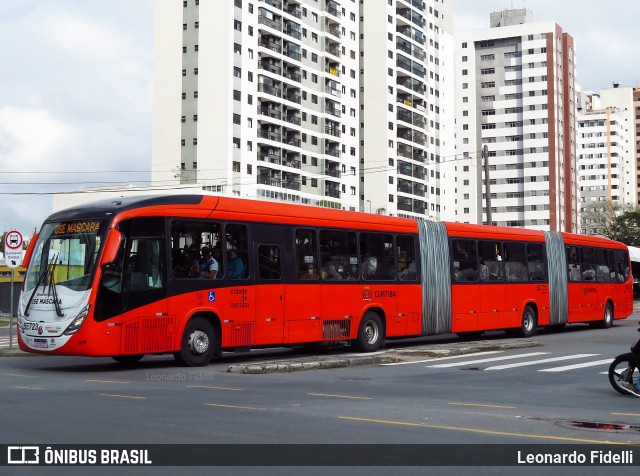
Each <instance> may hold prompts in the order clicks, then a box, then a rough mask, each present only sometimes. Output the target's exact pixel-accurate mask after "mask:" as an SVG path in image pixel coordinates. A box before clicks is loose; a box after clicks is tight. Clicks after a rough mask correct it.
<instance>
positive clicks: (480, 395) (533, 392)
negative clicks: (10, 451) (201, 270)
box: [0, 315, 640, 474]
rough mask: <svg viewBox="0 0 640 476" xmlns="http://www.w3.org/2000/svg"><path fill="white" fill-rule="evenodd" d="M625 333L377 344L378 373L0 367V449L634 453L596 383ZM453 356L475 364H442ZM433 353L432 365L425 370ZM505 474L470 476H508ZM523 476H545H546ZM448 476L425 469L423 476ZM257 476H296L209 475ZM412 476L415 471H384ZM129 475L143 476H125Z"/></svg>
mask: <svg viewBox="0 0 640 476" xmlns="http://www.w3.org/2000/svg"><path fill="white" fill-rule="evenodd" d="M637 326H638V317H637V315H634V316H632V317H631V318H629V319H627V320H625V321H617V322H616V325H615V326H614V327H613V328H612V329H607V330H596V329H590V328H589V327H588V326H582V325H573V326H567V328H565V329H564V330H562V331H559V332H545V331H541V333H540V334H539V335H538V336H537V337H536V338H535V339H533V340H522V341H520V342H522V343H526V345H531V347H517V346H516V347H515V348H508V346H506V347H507V348H502V347H505V346H501V344H504V343H506V342H511V341H512V340H510V339H504V338H503V337H502V335H503V334H500V333H493V334H491V335H489V336H488V337H487V338H485V339H481V340H479V341H477V342H472V343H460V341H459V340H458V339H453V338H451V337H449V336H440V337H438V338H430V339H426V342H428V344H427V345H424V343H425V340H424V339H422V340H419V341H418V344H419V345H416V342H411V343H408V342H407V341H400V342H395V343H394V342H391V343H390V344H389V345H388V346H387V350H386V351H385V353H384V354H380V355H386V356H392V358H390V359H384V360H382V359H380V360H379V361H378V362H383V363H375V364H371V365H358V366H355V365H353V366H348V367H342V368H335V369H312V370H307V371H299V372H273V373H266V374H263V373H261V374H253V373H238V372H230V371H229V370H230V369H232V368H233V367H237V366H239V365H252V366H255V365H257V364H260V363H264V362H267V361H268V362H274V361H275V362H279V363H281V364H286V363H287V362H292V361H293V362H299V361H305V360H307V361H308V360H314V361H318V360H320V361H323V360H324V361H326V360H336V359H340V358H342V359H344V358H345V357H348V356H350V355H352V354H351V353H350V352H349V350H344V349H342V350H333V351H319V352H316V353H313V354H309V353H301V352H296V351H288V350H272V351H258V352H252V353H251V354H248V355H247V354H245V355H239V356H238V355H225V357H224V358H223V359H221V360H219V361H215V362H214V363H212V364H211V365H209V366H207V367H204V368H198V369H185V368H180V367H176V366H175V364H174V361H173V358H172V357H170V356H152V357H145V359H144V360H142V361H141V362H140V363H139V364H138V365H136V366H133V367H122V366H120V365H118V364H116V363H114V362H112V361H111V360H110V359H93V358H82V357H51V356H46V357H42V356H28V357H5V358H0V402H2V405H1V406H0V422H1V426H0V443H5V444H16V443H23V444H26V443H29V442H31V443H42V444H62V443H68V444H82V443H91V444H103V443H104V444H106V443H120V444H126V443H130V444H142V443H145V444H146V443H187V444H197V443H224V444H252V443H256V444H260V443H265V442H269V443H279V444H288V443H308V444H340V445H346V444H392V443H394V444H461V443H468V444H492V443H496V444H522V445H534V444H554V445H574V444H580V445H583V444H598V445H603V444H606V443H611V442H615V443H630V444H638V445H640V399H638V398H635V397H630V396H622V395H619V394H618V393H616V392H615V391H614V390H613V389H612V388H611V387H610V385H609V383H608V380H607V376H606V375H605V374H604V372H606V370H607V368H608V362H609V361H611V360H612V359H613V357H615V355H617V354H620V353H622V352H625V351H627V350H628V348H629V346H630V345H631V343H632V341H633V340H634V339H635V338H637V337H640V335H639V334H638V333H636V332H635V329H636V328H637ZM461 346H462V347H465V348H467V349H471V350H472V351H476V352H474V353H467V352H462V353H460V354H459V355H457V354H458V353H456V352H450V353H449V354H446V352H445V351H446V350H447V349H449V350H452V349H455V348H457V347H458V348H459V347H461ZM483 346H484V348H482V347H483ZM477 347H480V348H477ZM434 348H437V349H440V350H441V352H440V354H439V355H441V356H443V357H439V358H436V357H433V356H432V355H431V353H430V352H431V351H433V349H434ZM478 352H482V353H481V354H478ZM436 359H437V360H436ZM637 459H638V460H640V450H638V455H637ZM247 461H249V462H250V461H251V454H247ZM39 469H41V468H32V471H34V473H33V474H51V473H50V472H47V473H44V472H38V470H39ZM42 469H45V468H42ZM46 469H48V470H49V471H51V470H52V468H46ZM78 469H80V468H66V469H65V471H64V472H60V473H56V474H71V473H72V472H73V471H74V470H78ZM151 469H153V471H150V472H149V473H147V474H160V473H161V472H162V471H160V470H161V469H164V468H146V470H151ZM258 469H259V470H258ZM469 469H470V468H467V470H469ZM513 469H514V468H507V467H505V468H488V467H478V468H473V471H474V473H480V474H512V473H513ZM93 470H96V471H98V470H99V469H98V468H92V473H93V472H94V471H93ZM105 470H106V468H105ZM527 470H528V471H530V472H529V473H527V474H535V473H536V471H540V474H548V468H547V472H542V471H543V470H544V468H527ZM613 470H614V468H606V467H598V468H593V469H590V470H589V471H590V472H592V473H594V474H612V471H613ZM113 471H114V470H113V468H112V469H111V470H110V472H109V471H106V472H105V473H100V474H115V473H114V472H113ZM123 471H126V470H124V469H123ZM270 471H272V472H270ZM304 471H305V473H308V474H327V472H328V470H326V468H325V470H324V471H323V470H322V468H305V469H304ZM331 471H332V472H337V473H338V474H343V472H342V471H336V470H335V469H334V470H331ZM361 471H362V474H365V472H364V471H366V474H389V470H388V468H383V467H381V468H378V467H375V468H349V471H348V472H349V474H359V472H361ZM460 471H461V469H460V468H458V470H456V469H455V468H443V467H438V468H437V470H435V469H434V468H431V469H430V470H429V474H459V473H460ZM584 471H585V468H582V469H581V468H567V467H562V468H559V469H558V470H554V472H555V473H556V474H582V473H583V472H584ZM599 471H602V472H599ZM181 472H182V473H186V472H188V471H186V472H185V471H182V470H181ZM615 472H616V473H618V474H619V473H622V474H637V467H636V468H628V467H626V468H625V467H617V468H615ZM267 473H268V474H297V472H294V471H293V469H292V468H288V469H287V468H284V469H283V468H280V469H279V470H278V468H270V469H269V468H251V467H247V468H236V469H232V468H225V469H224V471H222V472H220V471H218V470H216V472H214V473H211V474H267ZM425 473H426V470H425V468H420V469H417V468H395V469H394V471H393V474H425ZM78 474H83V473H80V472H78ZM96 474H97V473H96ZM117 474H121V471H118V472H117ZM131 474H144V473H141V472H140V470H139V469H138V470H136V472H135V473H131ZM167 474H168V473H167ZM194 474H195V473H194Z"/></svg>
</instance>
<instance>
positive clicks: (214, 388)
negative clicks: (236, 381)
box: [187, 385, 244, 392]
mask: <svg viewBox="0 0 640 476" xmlns="http://www.w3.org/2000/svg"><path fill="white" fill-rule="evenodd" d="M187 388H208V389H211V390H231V391H234V392H242V391H244V389H243V388H230V387H209V386H207V385H187Z"/></svg>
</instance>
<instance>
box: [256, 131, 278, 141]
mask: <svg viewBox="0 0 640 476" xmlns="http://www.w3.org/2000/svg"><path fill="white" fill-rule="evenodd" d="M258 137H260V138H262V139H269V140H273V141H276V142H280V138H281V137H282V135H281V134H280V133H279V132H276V131H269V130H266V129H258Z"/></svg>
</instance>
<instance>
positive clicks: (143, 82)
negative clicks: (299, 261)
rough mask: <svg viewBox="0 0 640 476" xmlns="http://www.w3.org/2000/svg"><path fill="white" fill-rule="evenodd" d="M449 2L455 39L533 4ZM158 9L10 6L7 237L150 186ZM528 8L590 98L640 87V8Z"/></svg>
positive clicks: (4, 156)
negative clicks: (55, 213)
mask: <svg viewBox="0 0 640 476" xmlns="http://www.w3.org/2000/svg"><path fill="white" fill-rule="evenodd" d="M171 1H179V0H171ZM204 1H232V0H204ZM245 1H247V0H245ZM254 1H256V2H257V0H254ZM369 1H379V0H367V2H369ZM446 1H453V2H454V25H455V30H456V31H457V30H467V29H477V28H486V27H488V25H489V13H490V12H492V11H498V10H502V9H505V8H510V7H512V6H513V7H517V8H519V7H522V6H523V0H513V1H511V0H446ZM153 4H154V2H153V0H19V1H16V0H0V61H1V64H2V73H1V74H0V232H2V231H7V230H10V229H13V228H16V229H18V230H19V231H21V232H22V233H23V234H27V235H28V234H30V233H31V232H33V230H34V229H35V228H39V227H40V225H41V222H42V221H43V220H44V219H45V218H46V216H47V215H48V214H50V213H51V211H52V195H51V193H54V192H56V193H60V192H64V191H69V190H82V189H84V187H86V186H91V185H94V186H97V185H101V186H109V185H110V184H111V183H113V182H131V183H136V184H140V185H147V184H148V182H147V181H148V180H149V177H150V168H151V88H152V67H153V62H152V57H153ZM524 5H525V6H526V7H527V8H529V9H531V10H533V13H534V19H535V20H540V21H542V20H554V21H556V22H557V23H558V24H560V26H561V27H562V28H563V29H564V30H565V31H567V32H568V33H570V34H571V35H572V36H573V37H574V38H575V40H576V54H577V66H578V82H579V84H580V85H581V86H582V88H583V89H589V90H595V91H597V90H599V89H601V88H604V87H608V86H610V85H611V83H612V82H613V81H617V82H620V83H622V84H624V85H637V84H640V67H638V63H637V60H636V58H637V51H636V49H637V47H638V30H639V28H638V26H637V21H638V18H640V2H638V1H636V0H625V1H617V2H611V3H610V4H609V3H607V2H603V1H602V0H597V1H596V0H562V1H560V0H527V1H525V2H524ZM605 5H606V6H608V5H611V7H609V8H606V9H605ZM97 172H100V173H97Z"/></svg>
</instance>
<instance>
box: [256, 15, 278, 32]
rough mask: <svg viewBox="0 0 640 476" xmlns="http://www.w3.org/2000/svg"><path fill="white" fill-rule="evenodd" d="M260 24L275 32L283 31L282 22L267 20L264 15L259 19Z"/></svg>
mask: <svg viewBox="0 0 640 476" xmlns="http://www.w3.org/2000/svg"><path fill="white" fill-rule="evenodd" d="M258 23H259V24H262V25H266V26H268V27H269V28H273V29H274V30H278V31H282V20H279V21H277V20H272V19H271V18H267V17H265V16H263V15H260V16H259V17H258Z"/></svg>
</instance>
